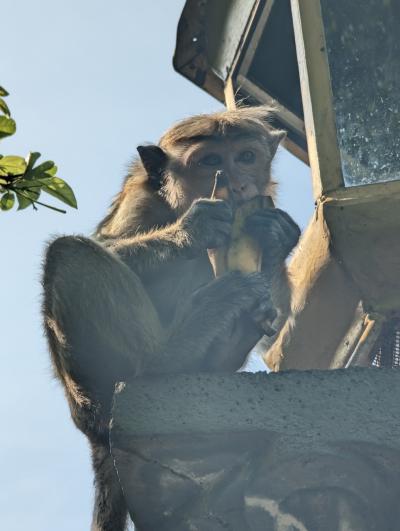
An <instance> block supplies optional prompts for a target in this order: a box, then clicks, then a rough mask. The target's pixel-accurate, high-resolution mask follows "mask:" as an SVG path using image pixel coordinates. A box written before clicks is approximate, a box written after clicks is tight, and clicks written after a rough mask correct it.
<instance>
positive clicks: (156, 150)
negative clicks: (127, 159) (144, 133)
mask: <svg viewBox="0 0 400 531" xmlns="http://www.w3.org/2000/svg"><path fill="white" fill-rule="evenodd" d="M137 150H138V153H139V157H140V160H141V161H142V164H143V166H144V169H145V170H146V173H147V176H148V178H149V183H150V185H151V186H152V188H154V189H155V190H159V189H160V188H161V185H162V181H163V179H164V170H165V169H166V167H167V162H168V155H167V154H166V153H165V151H163V150H162V149H161V148H160V147H159V146H155V145H153V144H151V145H149V146H138V147H137Z"/></svg>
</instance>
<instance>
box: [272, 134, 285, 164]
mask: <svg viewBox="0 0 400 531" xmlns="http://www.w3.org/2000/svg"><path fill="white" fill-rule="evenodd" d="M285 137H286V131H282V130H281V129H272V130H271V132H270V141H269V142H270V143H269V145H270V150H271V157H273V156H274V155H275V153H276V150H277V149H278V146H279V144H280V142H281V141H282V140H283V139H284V138H285Z"/></svg>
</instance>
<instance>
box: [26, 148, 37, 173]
mask: <svg viewBox="0 0 400 531" xmlns="http://www.w3.org/2000/svg"><path fill="white" fill-rule="evenodd" d="M39 158H40V153H38V152H37V151H30V152H29V154H28V155H27V156H26V158H25V162H26V173H28V172H30V171H31V169H32V168H33V166H34V165H35V164H36V161H37V160H38V159H39Z"/></svg>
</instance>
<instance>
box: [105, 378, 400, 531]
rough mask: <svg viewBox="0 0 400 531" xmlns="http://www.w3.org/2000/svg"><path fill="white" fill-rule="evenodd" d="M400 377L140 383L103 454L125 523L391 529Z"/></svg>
mask: <svg viewBox="0 0 400 531" xmlns="http://www.w3.org/2000/svg"><path fill="white" fill-rule="evenodd" d="M399 404H400V371H397V370H389V369H364V368H355V369H347V370H337V371H304V372H303V371H301V372H299V371H288V372H284V373H279V374H269V375H267V374H265V373H258V374H246V373H240V374H229V375H218V374H194V375H185V374H182V375H178V374H177V375H166V376H162V377H157V378H140V379H137V380H135V381H134V382H132V383H130V384H128V385H121V386H120V387H119V389H118V390H117V392H116V395H115V403H114V410H113V420H112V427H111V450H112V453H113V455H114V459H115V464H116V467H117V470H118V474H119V478H120V481H121V485H122V487H123V490H124V494H125V498H126V501H127V504H128V508H129V511H130V514H131V517H132V519H133V520H134V521H135V523H136V525H137V527H138V528H139V529H141V530H145V531H146V530H151V531H153V530H154V529H157V531H163V530H165V531H169V530H171V531H172V530H173V531H187V530H188V529H193V530H201V531H214V530H219V529H221V531H222V530H225V531H226V530H232V531H259V530H260V531H261V530H262V531H268V530H271V531H272V530H273V531H275V530H276V529H279V530H280V531H289V530H290V531H337V530H338V529H349V530H351V531H382V530H383V529H384V530H385V531H391V530H393V531H397V529H398V523H399V521H400V506H399V504H398V499H399V496H400V412H399Z"/></svg>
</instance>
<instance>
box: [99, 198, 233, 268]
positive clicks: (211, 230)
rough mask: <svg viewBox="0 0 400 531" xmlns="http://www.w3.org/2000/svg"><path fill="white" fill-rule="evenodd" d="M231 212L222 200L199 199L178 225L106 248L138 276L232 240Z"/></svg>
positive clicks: (117, 242) (139, 235)
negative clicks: (229, 239)
mask: <svg viewBox="0 0 400 531" xmlns="http://www.w3.org/2000/svg"><path fill="white" fill-rule="evenodd" d="M231 224H232V211H231V208H230V206H229V205H228V203H226V202H225V201H220V200H209V199H198V200H196V201H194V202H193V204H192V205H191V207H190V208H189V210H188V211H187V212H186V213H185V214H184V215H183V216H182V217H181V218H179V219H178V220H177V221H176V222H175V223H173V224H171V225H168V226H166V227H163V228H160V229H153V230H150V231H148V232H146V233H143V234H137V235H135V236H133V237H130V238H122V239H115V240H113V239H110V240H108V241H106V242H105V243H104V245H105V246H106V247H107V248H108V249H109V250H110V251H111V252H114V253H116V254H117V255H118V256H119V257H120V258H121V259H122V260H123V261H124V262H125V263H127V264H128V265H129V266H130V267H131V268H132V269H133V270H134V271H136V272H137V273H138V274H140V273H143V272H148V271H149V270H152V269H155V268H157V267H158V266H159V265H161V264H163V263H166V262H169V261H172V260H175V259H176V258H181V257H183V258H193V257H195V256H196V255H198V254H199V253H200V252H201V251H203V250H205V249H207V248H209V247H213V248H214V247H219V246H221V245H223V244H224V243H225V242H226V240H227V238H228V237H229V234H230V231H231Z"/></svg>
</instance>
